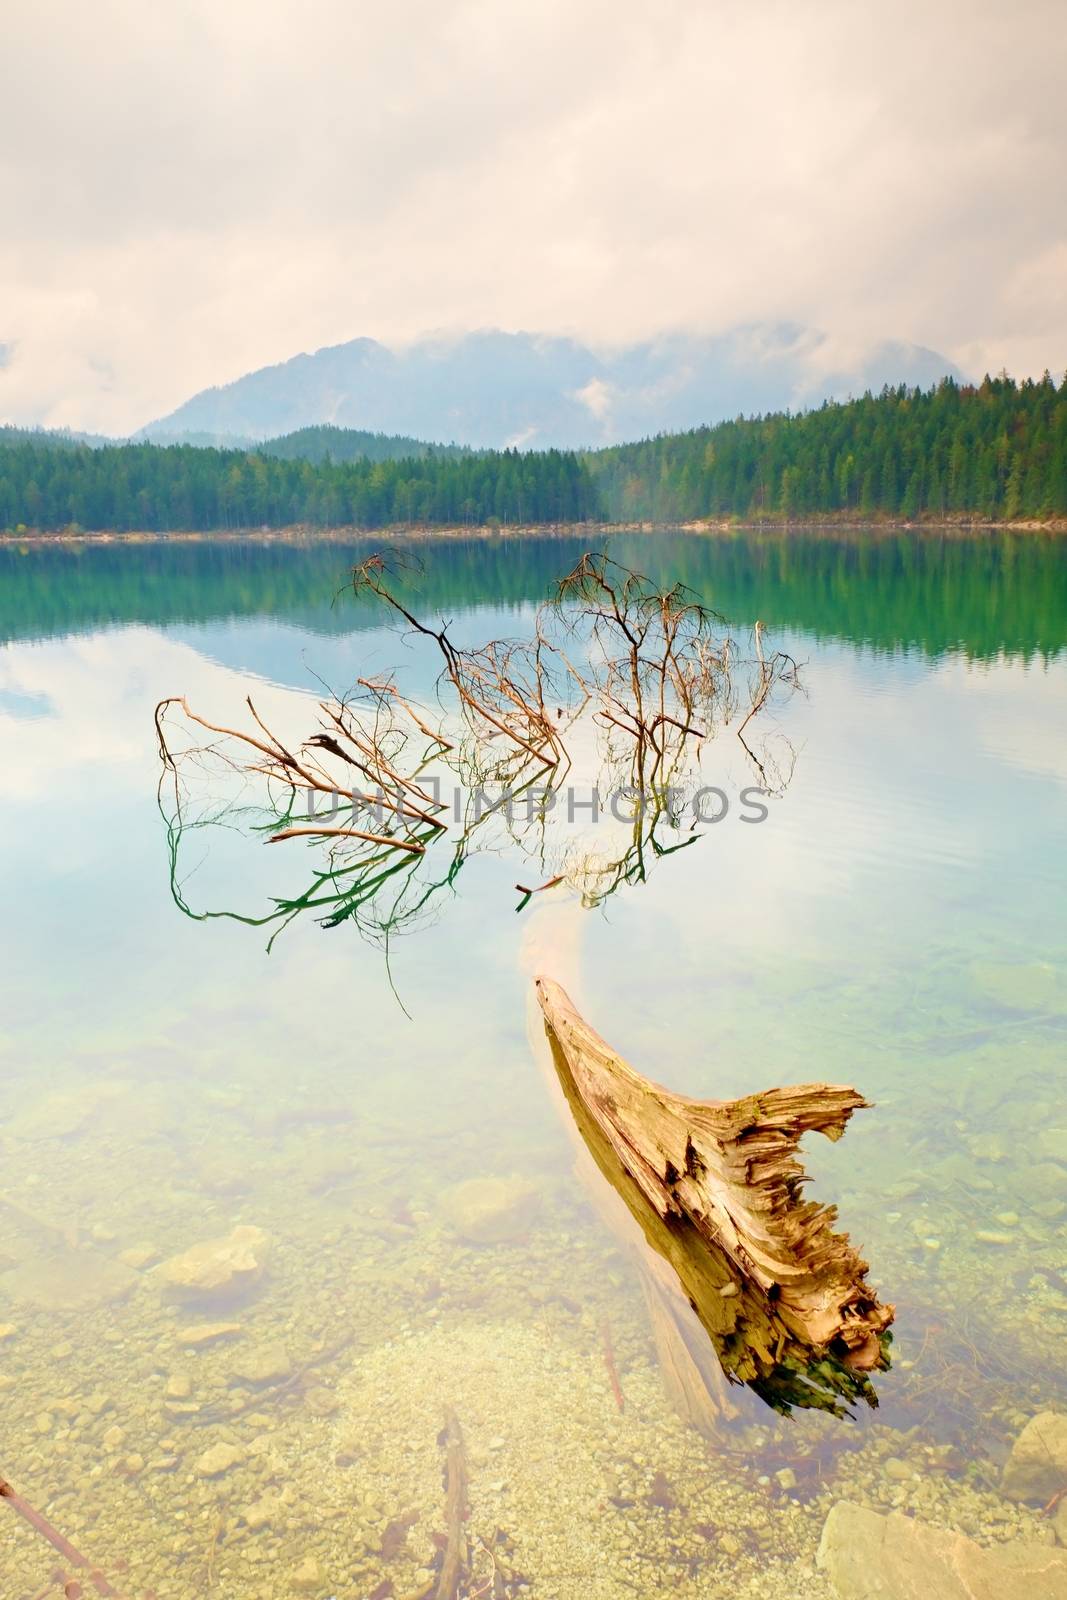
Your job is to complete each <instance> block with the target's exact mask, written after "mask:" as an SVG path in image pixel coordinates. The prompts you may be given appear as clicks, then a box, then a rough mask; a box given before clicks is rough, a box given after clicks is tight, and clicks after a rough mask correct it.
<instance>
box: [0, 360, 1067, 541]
mask: <svg viewBox="0 0 1067 1600" xmlns="http://www.w3.org/2000/svg"><path fill="white" fill-rule="evenodd" d="M364 441H369V442H367V443H364ZM391 450H392V451H394V452H395V453H390V451H391ZM416 450H417V451H418V452H420V453H413V451H416ZM300 451H304V453H303V454H300V453H297V452H300ZM820 519H825V520H827V521H831V522H841V523H859V522H867V521H871V522H879V521H887V522H892V523H901V522H904V523H907V522H923V521H937V522H944V523H954V522H956V523H966V522H970V523H975V522H990V523H1011V524H1016V525H1026V524H1031V525H1034V526H1055V525H1057V524H1061V523H1064V522H1065V521H1067V378H1065V379H1064V381H1063V382H1062V383H1060V384H1059V385H1057V384H1056V383H1054V382H1053V380H1052V379H1051V378H1050V377H1049V376H1048V375H1047V374H1046V376H1045V377H1044V378H1043V379H1040V380H1037V381H1032V380H1026V381H1025V382H1023V383H1021V384H1018V383H1016V382H1015V381H1014V380H1013V379H1011V378H1007V377H1000V378H986V379H985V380H984V381H983V382H982V383H981V384H977V385H963V384H959V383H956V382H954V381H953V380H950V379H946V380H945V381H944V382H942V383H940V384H938V385H937V386H936V387H935V388H933V389H930V390H917V389H909V388H906V387H900V388H896V389H888V388H887V389H884V390H883V391H882V392H881V393H880V394H877V395H870V394H867V395H864V396H862V397H861V398H859V399H855V400H849V401H846V402H843V403H827V404H826V405H823V406H821V407H820V408H819V409H817V410H814V411H808V412H802V413H799V414H796V415H793V414H789V413H781V414H776V415H770V416H765V417H755V418H738V419H737V420H735V421H730V422H722V423H718V424H716V425H715V426H713V427H702V428H694V429H691V430H690V431H688V432H685V433H677V434H662V435H659V436H657V437H655V438H651V439H644V440H641V441H638V442H636V443H633V444H625V445H615V446H609V447H606V448H603V449H597V450H587V451H569V450H532V451H519V450H499V451H498V450H485V451H481V450H467V449H459V448H456V447H449V446H419V445H417V442H415V441H411V440H397V441H393V442H391V441H389V440H387V439H384V438H383V436H381V435H371V434H356V435H353V434H351V433H350V432H349V431H347V430H343V429H307V430H302V434H301V435H290V436H288V437H287V438H286V439H283V440H273V441H266V442H264V443H262V444H259V445H257V446H256V447H255V448H242V449H224V448H216V447H213V446H203V445H193V444H173V445H160V444H146V443H135V442H131V443H105V444H98V443H83V442H80V441H78V440H77V439H75V438H72V437H70V436H67V435H61V434H52V433H46V432H32V431H28V430H25V429H17V428H3V429H0V530H3V531H4V532H7V533H9V534H11V533H15V534H19V535H22V534H27V533H38V532H39V533H59V532H67V533H78V532H81V531H87V532H88V531H105V530H106V531H108V532H114V533H135V532H136V533H172V532H183V533H197V532H202V533H208V532H222V531H232V532H234V533H240V532H243V531H257V532H258V531H265V530H281V529H292V528H298V527H299V528H307V529H311V530H318V529H327V528H349V529H361V530H377V529H388V528H393V527H397V526H409V527H410V526H420V525H421V526H425V527H440V528H457V529H466V528H490V529H493V528H497V527H511V528H514V527H517V526H519V527H522V526H525V527H533V526H546V525H549V526H550V525H558V526H573V525H578V524H589V523H603V524H609V525H623V526H627V527H633V526H637V525H642V524H659V525H675V526H676V525H679V524H684V523H706V524H717V523H727V524H728V523H730V522H746V523H751V522H754V523H762V522H772V523H773V522H783V523H792V522H810V521H813V520H820Z"/></svg>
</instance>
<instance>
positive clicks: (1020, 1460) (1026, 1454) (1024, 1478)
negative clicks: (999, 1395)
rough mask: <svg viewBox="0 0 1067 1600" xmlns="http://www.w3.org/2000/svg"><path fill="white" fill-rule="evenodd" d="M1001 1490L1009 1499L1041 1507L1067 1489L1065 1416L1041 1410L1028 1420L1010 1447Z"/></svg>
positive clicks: (1066, 1419)
mask: <svg viewBox="0 0 1067 1600" xmlns="http://www.w3.org/2000/svg"><path fill="white" fill-rule="evenodd" d="M1001 1487H1002V1489H1003V1491H1004V1493H1005V1494H1006V1495H1007V1497H1008V1499H1009V1500H1033V1501H1035V1502H1036V1503H1038V1504H1040V1505H1046V1504H1047V1503H1048V1501H1049V1500H1051V1499H1052V1497H1053V1495H1055V1494H1058V1493H1059V1492H1060V1490H1061V1489H1063V1488H1065V1487H1067V1416H1064V1415H1062V1414H1061V1413H1059V1412H1057V1411H1042V1412H1040V1413H1039V1415H1038V1416H1036V1417H1031V1418H1030V1421H1029V1422H1028V1423H1027V1424H1026V1427H1025V1428H1024V1429H1023V1431H1022V1433H1020V1435H1019V1437H1018V1438H1017V1439H1016V1441H1015V1443H1014V1444H1013V1445H1012V1447H1011V1454H1010V1456H1009V1457H1008V1459H1007V1462H1006V1463H1005V1466H1004V1477H1003V1480H1002V1483H1001Z"/></svg>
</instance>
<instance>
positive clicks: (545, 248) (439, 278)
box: [0, 0, 1067, 430]
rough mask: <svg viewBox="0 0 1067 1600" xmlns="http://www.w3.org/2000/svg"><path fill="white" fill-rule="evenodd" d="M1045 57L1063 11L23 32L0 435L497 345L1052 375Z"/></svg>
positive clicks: (344, 14) (1055, 202) (79, 12)
mask: <svg viewBox="0 0 1067 1600" xmlns="http://www.w3.org/2000/svg"><path fill="white" fill-rule="evenodd" d="M9 9H10V8H9ZM1065 47H1067V29H1065V28H1064V26H1063V15H1062V8H1061V7H1060V5H1059V4H1057V3H1054V0H1022V3H1021V4H1020V5H1019V6H1016V7H1015V8H1014V9H1012V10H1007V9H1005V8H1003V7H1001V6H995V5H994V4H992V3H991V0H967V3H964V0H941V3H940V4H939V5H938V6H936V7H930V6H928V5H920V4H918V0H903V3H901V4H899V5H897V6H894V7H891V8H886V7H875V6H867V5H862V4H861V5H858V6H857V5H856V4H855V3H846V0H809V3H807V4H804V5H801V6H797V5H795V4H793V5H789V4H786V3H784V0H763V3H761V4H760V5H757V6H751V5H749V6H742V5H741V4H740V3H738V0H713V3H712V0H709V3H707V4H701V5H696V4H693V3H692V0H662V3H661V4H659V5H657V6H655V7H649V6H647V5H645V4H641V3H638V0H614V3H609V0H536V3H535V0H516V3H514V4H511V5H506V6H502V5H500V4H499V0H436V3H431V0H399V3H398V4H397V5H394V6H393V7H391V8H388V9H386V8H381V7H370V6H369V5H367V4H365V3H360V0H356V3H354V4H353V3H352V0H316V3H315V4H313V5H311V6H297V5H296V4H295V3H293V0H254V3H253V0H230V3H228V4H227V5H225V6H219V5H215V4H209V3H208V0H185V3H184V4H183V5H182V6H181V7H178V8H160V7H156V8H153V7H144V6H143V5H138V4H134V3H133V0H100V3H98V4H97V5H94V6H92V7H88V8H87V7H84V6H81V5H77V4H76V3H75V0H40V3H39V4H38V5H36V6H34V7H33V8H30V7H23V8H15V9H12V10H10V15H9V16H8V17H7V18H6V19H5V41H4V51H3V54H2V58H0V91H2V96H3V99H2V103H3V105H4V117H5V137H4V141H3V147H2V149H0V189H2V192H3V194H4V219H5V226H4V229H3V237H2V238H0V341H4V342H10V343H13V344H14V345H15V350H14V354H13V357H12V359H11V360H10V362H9V363H8V365H7V366H6V367H4V368H2V369H0V418H3V417H5V416H7V417H12V418H21V419H39V420H41V421H45V422H50V423H67V424H70V425H73V426H88V427H100V428H105V429H116V430H121V429H126V428H132V427H134V426H136V425H138V424H140V423H142V422H144V421H146V420H147V419H148V418H149V417H151V416H153V415H158V414H160V413H162V412H165V411H167V410H169V409H170V408H171V407H173V406H174V405H176V404H177V403H179V402H180V401H181V400H183V399H184V398H186V397H187V396H188V395H189V394H190V393H191V392H192V391H194V390H196V389H198V388H200V387H203V386H204V385H206V384H209V383H215V382H224V381H226V380H228V379H230V378H232V377H235V376H237V375H239V374H240V373H242V372H244V371H247V370H249V369H250V368H252V367H255V366H259V365H262V364H264V363H266V362H269V361H275V360H280V359H283V358H285V357H286V356H288V355H290V354H292V353H294V352H295V351H296V350H299V349H307V348H315V347H317V346H319V345H322V344H327V343H332V342H337V341H338V340H341V339H344V338H348V337H353V336H355V335H357V334H369V335H371V336H374V337H379V338H384V339H386V340H388V341H395V340H402V339H406V338H410V337H412V336H413V335H415V334H416V333H418V332H420V331H422V330H423V329H426V328H441V329H458V328H464V327H472V326H477V327H484V326H488V325H494V324H495V325H499V326H502V327H506V328H517V327H526V328H533V329H546V330H553V331H555V330H560V331H573V332H575V333H578V334H580V335H582V336H583V337H585V338H590V339H599V340H604V341H616V340H623V339H627V338H632V337H638V336H644V335H648V334H652V333H655V332H657V331H659V330H662V329H664V328H669V327H676V326H680V325H695V326H698V327H700V328H702V329H705V330H709V331H711V330H717V329H722V328H726V327H729V326H732V325H734V324H736V323H738V322H744V321H749V320H765V319H769V318H795V319H796V320H798V321H800V322H803V323H807V324H812V325H816V326H820V327H825V328H828V329H830V330H832V331H833V333H834V335H835V338H838V339H840V340H844V341H857V342H860V343H862V342H870V341H872V340H876V339H880V338H884V337H899V338H904V339H911V340H914V341H916V342H918V343H921V344H926V345H930V346H932V347H934V348H937V349H940V350H941V351H943V352H944V353H946V354H948V355H949V356H951V357H953V358H954V359H955V360H957V361H958V362H960V364H961V365H963V366H965V367H974V366H991V367H993V368H997V367H1000V366H1002V365H1007V366H1008V367H1009V368H1012V369H1015V370H1036V371H1040V370H1041V369H1042V368H1043V367H1044V366H1045V365H1046V364H1047V365H1049V366H1051V367H1052V368H1053V369H1054V370H1056V369H1058V368H1062V367H1064V366H1067V305H1065V304H1064V298H1063V295H1062V289H1061V285H1062V281H1063V280H1062V259H1063V257H1062V252H1063V250H1064V249H1065V248H1067V247H1065V244H1064V239H1063V229H1062V223H1061V219H1062V217H1063V215H1064V214H1065V209H1067V208H1065V200H1067V195H1065V189H1067V178H1065V170H1067V164H1065V163H1064V161H1063V149H1064V145H1065V133H1067V100H1065V97H1064V95H1063V94H1062V80H1063V71H1064V54H1065Z"/></svg>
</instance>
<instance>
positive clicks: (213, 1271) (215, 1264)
mask: <svg viewBox="0 0 1067 1600" xmlns="http://www.w3.org/2000/svg"><path fill="white" fill-rule="evenodd" d="M269 1250H270V1235H269V1234H268V1233H266V1232H265V1231H264V1230H263V1229H262V1228H253V1227H249V1226H242V1227H237V1228H234V1229H233V1230H232V1232H230V1233H228V1234H226V1235H225V1236H224V1237H223V1238H221V1239H206V1240H204V1242H203V1243H202V1244H194V1245H193V1246H192V1247H191V1248H190V1249H188V1250H184V1251H183V1252H182V1253H181V1255H177V1256H171V1258H170V1260H169V1261H164V1262H163V1263H162V1264H161V1265H160V1266H158V1267H156V1268H155V1275H157V1276H158V1277H159V1279H160V1280H161V1282H162V1283H163V1284H164V1285H165V1286H166V1288H167V1289H169V1290H170V1291H171V1292H172V1293H173V1294H176V1295H179V1296H181V1297H184V1298H187V1299H191V1300H204V1299H210V1300H225V1299H228V1298H229V1297H230V1296H232V1295H237V1294H240V1293H242V1292H243V1291H244V1290H246V1289H248V1288H251V1287H252V1285H254V1284H256V1283H258V1282H259V1280H260V1278H261V1277H262V1276H263V1269H264V1267H265V1265H266V1261H267V1255H268V1253H269Z"/></svg>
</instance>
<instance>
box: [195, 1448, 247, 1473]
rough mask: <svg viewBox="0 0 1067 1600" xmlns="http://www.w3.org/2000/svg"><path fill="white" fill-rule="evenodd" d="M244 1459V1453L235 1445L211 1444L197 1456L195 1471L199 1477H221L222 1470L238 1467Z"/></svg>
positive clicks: (226, 1470)
mask: <svg viewBox="0 0 1067 1600" xmlns="http://www.w3.org/2000/svg"><path fill="white" fill-rule="evenodd" d="M244 1459H245V1453H244V1451H243V1450H241V1449H240V1448H239V1447H238V1446H237V1445H234V1444H213V1445H212V1446H211V1447H210V1448H209V1449H207V1450H205V1451H204V1453H203V1455H202V1456H200V1457H199V1458H198V1460H197V1463H196V1471H197V1474H198V1476H199V1477H201V1478H221V1477H222V1474H223V1473H224V1472H229V1471H230V1470H231V1469H232V1468H233V1467H239V1466H240V1465H241V1463H242V1461H243V1460H244Z"/></svg>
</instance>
